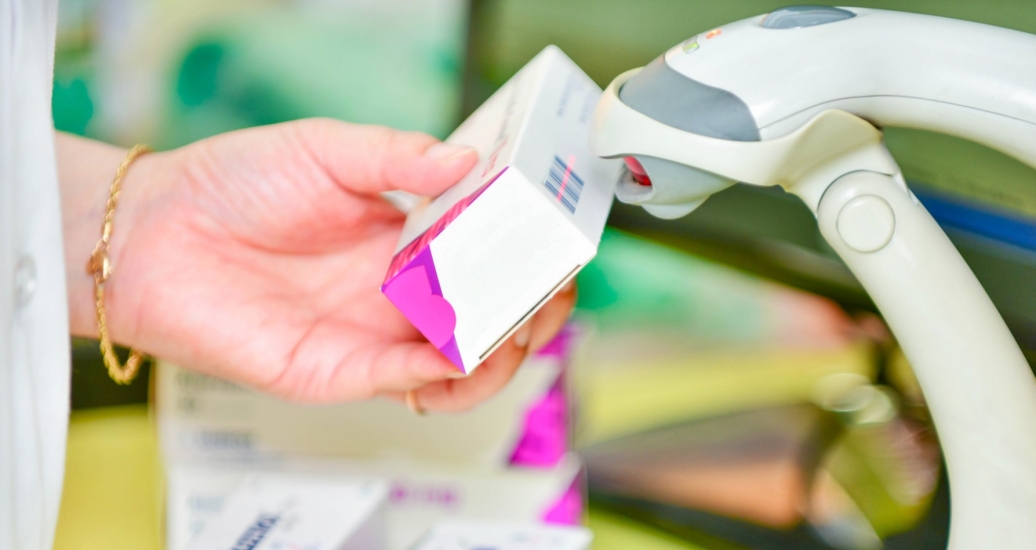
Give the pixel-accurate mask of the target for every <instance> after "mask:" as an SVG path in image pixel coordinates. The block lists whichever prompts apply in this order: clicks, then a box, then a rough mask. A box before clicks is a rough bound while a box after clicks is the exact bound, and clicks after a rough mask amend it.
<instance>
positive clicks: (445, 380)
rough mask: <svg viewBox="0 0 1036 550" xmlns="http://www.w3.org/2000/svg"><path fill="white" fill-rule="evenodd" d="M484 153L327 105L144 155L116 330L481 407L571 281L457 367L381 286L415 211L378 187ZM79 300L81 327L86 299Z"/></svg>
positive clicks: (157, 342)
mask: <svg viewBox="0 0 1036 550" xmlns="http://www.w3.org/2000/svg"><path fill="white" fill-rule="evenodd" d="M60 149H61V147H60V143H59V154H60ZM476 161H477V154H476V152H475V151H473V150H471V149H469V148H460V147H456V146H452V145H447V144H440V143H439V142H438V141H437V140H435V139H434V138H432V137H430V136H427V135H424V134H419V133H412V132H399V131H395V130H390V129H387V128H381V127H374V126H360V125H352V124H347V123H342V122H337V121H332V120H322V119H314V120H304V121H298V122H293V123H287V124H280V125H275V126H268V127H262V128H254V129H249V130H243V131H239V132H233V133H229V134H225V135H221V136H217V137H214V138H211V139H207V140H203V141H200V142H197V143H195V144H192V145H189V146H187V147H184V148H182V149H177V150H174V151H170V152H165V153H153V154H150V155H146V156H144V157H141V158H140V159H138V160H137V161H136V162H135V163H134V164H133V165H132V167H131V169H130V170H129V172H128V173H127V176H126V179H125V180H124V182H123V192H122V193H123V194H122V198H121V199H120V205H119V207H118V210H117V211H116V218H115V231H114V238H113V241H112V246H111V254H112V264H113V266H114V271H113V274H112V276H111V278H110V279H109V280H108V283H107V286H106V293H107V304H108V312H109V313H108V318H109V321H108V322H109V325H110V327H111V328H110V330H111V334H112V335H113V339H115V340H116V341H117V342H120V343H123V344H126V345H132V346H134V347H135V348H137V349H139V350H141V351H144V352H146V353H149V354H153V355H155V356H157V357H161V358H163V359H166V360H169V361H172V362H174V363H177V364H181V365H184V366H186V367H191V368H194V369H197V370H200V371H203V372H206V373H209V374H213V375H216V376H219V377H223V378H227V379H230V380H233V381H236V382H240V383H243V384H246V385H249V386H253V387H256V388H259V389H261V390H264V391H268V392H271V393H274V394H277V395H280V396H283V397H286V398H290V399H294V400H301V401H312V402H327V401H341V400H353V399H364V398H370V397H374V396H378V395H380V396H386V397H390V398H396V399H400V398H401V396H402V395H403V392H406V391H408V390H411V389H416V390H417V393H416V396H417V399H418V402H419V403H420V406H421V407H422V408H424V409H428V410H432V411H436V410H440V411H452V410H462V409H466V408H469V407H471V406H473V405H474V404H476V403H478V402H480V401H482V400H484V399H485V398H487V397H489V396H490V395H492V394H493V393H495V392H496V391H497V390H499V389H500V388H501V387H502V386H503V385H504V384H505V383H506V382H507V381H508V380H509V379H510V378H511V376H512V375H513V374H514V371H515V370H516V369H517V367H518V365H519V364H520V363H521V361H522V360H523V359H524V358H525V355H526V353H527V352H528V351H530V350H535V349H537V348H538V347H540V346H542V345H543V344H545V343H546V342H547V341H548V340H549V339H550V338H551V337H552V336H553V335H554V334H555V333H556V332H557V331H558V330H559V329H560V327H561V326H562V324H563V323H564V322H565V319H566V318H567V316H568V313H569V311H570V310H571V308H572V305H573V303H574V299H575V292H574V289H571V288H570V289H567V290H566V291H563V292H561V293H559V295H558V296H557V297H555V298H554V299H553V300H552V301H551V302H550V303H548V304H547V305H546V306H545V307H544V308H543V309H542V310H541V311H540V312H539V313H538V314H537V315H536V316H535V317H534V318H533V319H532V320H531V321H530V322H529V323H527V326H525V327H523V328H522V329H519V331H518V332H517V333H516V334H515V335H514V336H513V337H512V338H511V339H510V340H509V341H508V342H506V343H505V344H504V345H502V346H501V347H500V348H499V349H498V350H497V351H496V352H495V353H494V354H493V355H492V356H490V357H489V358H488V359H487V360H486V361H485V362H484V363H483V364H482V365H481V366H480V367H479V368H478V369H477V370H475V372H474V373H473V374H472V375H470V376H467V377H457V375H458V374H459V373H458V371H457V369H456V367H454V366H453V365H452V364H451V363H450V362H449V361H448V360H447V359H445V358H444V357H443V356H442V355H441V354H440V352H439V351H438V350H436V349H435V348H434V347H433V346H432V345H431V344H429V343H428V342H427V341H425V340H424V338H423V337H421V335H420V334H419V333H418V332H417V331H416V330H415V329H414V328H413V327H412V326H411V325H410V323H409V322H408V321H407V320H406V319H405V318H404V317H403V316H402V315H401V314H400V313H398V312H397V311H396V309H395V308H394V307H393V306H392V305H391V303H390V302H389V301H388V300H387V299H386V298H385V297H384V296H383V295H382V294H381V292H380V284H381V282H382V278H383V276H384V274H385V270H386V268H387V266H388V264H389V260H390V258H391V255H392V251H393V248H394V247H395V245H396V241H397V239H398V238H399V233H400V230H401V227H402V222H403V216H402V214H400V213H399V212H398V211H397V210H396V209H395V208H393V207H392V206H391V205H389V204H388V203H387V202H385V201H384V200H383V199H382V198H380V196H379V195H378V193H380V192H382V191H387V190H392V189H402V190H406V191H409V192H412V193H416V194H419V195H426V196H435V195H438V194H439V193H441V192H442V191H444V190H445V189H447V188H448V187H450V186H451V185H452V184H454V183H455V182H456V181H458V180H459V179H460V178H461V177H463V176H464V175H465V174H466V173H467V172H468V171H469V170H470V169H471V168H472V166H473V165H474V164H475V162H476ZM100 219H101V218H100V217H97V218H96V223H97V224H99V223H100ZM66 233H67V230H66ZM94 239H96V237H94ZM89 250H90V249H89V248H86V249H85V250H82V251H79V252H80V253H82V254H84V255H85V254H88V253H89ZM80 265H81V264H80ZM76 267H78V266H75V265H73V268H76ZM72 299H73V300H75V299H76V297H75V296H74V295H73V298H72ZM72 309H73V327H74V328H75V325H76V318H77V317H81V316H82V315H81V314H80V315H76V314H75V313H76V311H78V310H84V309H85V311H86V312H87V313H89V312H90V310H91V308H82V307H80V308H77V307H75V306H73V308H72ZM89 327H90V329H89V330H91V331H96V328H95V327H94V325H93V324H90V325H89ZM94 333H95V332H94Z"/></svg>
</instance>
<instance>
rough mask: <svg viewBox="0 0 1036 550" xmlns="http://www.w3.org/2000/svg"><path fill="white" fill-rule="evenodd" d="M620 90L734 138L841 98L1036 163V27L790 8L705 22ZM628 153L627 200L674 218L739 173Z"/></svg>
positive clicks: (787, 123)
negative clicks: (707, 25)
mask: <svg viewBox="0 0 1036 550" xmlns="http://www.w3.org/2000/svg"><path fill="white" fill-rule="evenodd" d="M616 91H617V95H618V99H619V100H620V101H621V102H622V103H623V104H624V105H625V106H628V107H630V108H632V109H634V110H636V111H638V112H640V113H642V114H644V115H647V116H648V117H650V118H651V119H653V120H654V121H656V122H658V123H661V124H663V125H666V126H669V127H671V128H675V129H678V130H681V131H684V132H688V133H692V134H696V135H699V136H704V137H710V138H717V139H720V140H729V141H736V142H753V141H767V140H774V139H778V138H781V137H784V136H787V135H789V134H791V133H793V132H795V131H796V130H798V129H800V128H801V127H803V125H805V124H807V123H809V122H810V121H811V120H813V119H814V118H815V117H817V115H818V114H820V113H822V112H824V111H826V110H832V109H837V110H841V111H845V112H848V113H851V114H853V115H856V116H858V117H861V118H862V119H865V120H866V121H868V122H870V123H871V124H873V125H875V126H877V127H881V126H886V125H887V126H902V127H910V128H921V129H926V130H933V131H937V132H942V133H946V134H950V135H955V136H959V137H963V138H965V139H970V140H972V141H976V142H979V143H982V144H984V145H987V146H989V147H992V148H994V149H998V150H1000V151H1002V152H1004V153H1006V154H1008V155H1011V156H1013V157H1015V158H1018V159H1019V160H1021V161H1023V162H1026V163H1027V164H1030V165H1033V166H1036V36H1033V35H1030V34H1026V33H1022V32H1018V31H1012V30H1007V29H1003V28H999V27H992V26H988V25H982V24H978V23H970V22H965V21H958V20H954V19H947V18H942V17H933V16H927V15H918V14H910V13H901V12H892V11H883V10H871V9H862V8H837V7H827V6H793V7H787V8H782V9H778V10H776V11H773V12H770V13H768V14H765V15H761V16H758V17H752V18H749V19H745V20H742V21H738V22H736V23H731V24H729V25H724V26H722V27H718V28H715V29H712V30H708V31H706V32H702V33H700V34H697V35H695V36H693V37H691V38H689V39H687V40H685V41H684V42H682V43H680V44H678V45H676V46H674V47H673V48H671V49H670V50H669V51H667V52H666V53H665V54H664V55H663V56H661V57H659V58H657V59H655V60H654V61H653V62H651V63H650V64H649V65H647V66H646V67H644V68H643V69H642V70H640V71H639V72H638V73H637V74H635V75H634V76H632V78H629V79H628V80H627V81H625V82H624V83H623V84H622V86H621V88H618V89H617V90H616ZM598 114H599V115H600V114H601V113H598ZM604 114H605V115H607V113H604ZM624 158H625V160H626V164H627V167H628V168H629V177H628V178H626V179H625V181H623V182H622V183H621V184H620V186H619V189H618V197H619V199H620V200H622V201H624V202H628V203H633V204H641V205H643V206H644V207H645V209H647V210H648V211H649V212H651V213H652V214H654V215H656V216H659V217H663V218H675V217H680V216H683V215H685V214H687V213H689V212H690V211H692V210H694V208H696V207H697V206H698V205H700V204H701V203H702V202H703V201H704V200H705V199H706V198H707V197H708V196H709V195H711V194H712V193H715V192H717V191H719V190H721V189H724V188H726V187H728V186H729V185H732V184H733V183H734V181H736V180H737V178H736V177H735V176H734V174H730V173H727V172H728V171H727V170H724V169H723V167H720V168H719V169H718V170H717V169H716V168H715V167H713V169H712V170H704V169H702V167H701V166H696V165H694V164H690V165H688V163H686V162H676V161H674V160H672V159H666V158H660V157H658V156H653V155H651V154H650V151H649V152H647V153H640V154H629V155H625V156H624ZM749 183H760V182H749Z"/></svg>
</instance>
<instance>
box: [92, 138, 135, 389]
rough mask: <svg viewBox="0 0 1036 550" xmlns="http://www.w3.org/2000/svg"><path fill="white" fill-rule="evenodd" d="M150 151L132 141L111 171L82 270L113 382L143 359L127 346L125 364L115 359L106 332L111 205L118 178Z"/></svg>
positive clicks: (128, 378)
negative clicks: (89, 278)
mask: <svg viewBox="0 0 1036 550" xmlns="http://www.w3.org/2000/svg"><path fill="white" fill-rule="evenodd" d="M150 152H151V148H150V147H148V146H147V145H143V144H138V145H134V146H133V148H132V149H130V150H129V152H128V153H126V157H125V158H124V159H122V164H120V165H119V169H118V170H116V171H115V177H114V178H113V179H112V185H111V188H110V189H109V190H108V204H107V205H106V208H105V212H104V223H103V224H102V225H101V240H99V241H97V246H95V247H94V251H93V253H92V254H90V261H88V262H87V263H86V272H87V273H88V274H90V275H93V277H94V303H95V305H96V306H97V334H98V338H99V339H100V341H101V355H102V356H103V358H104V366H105V367H108V376H110V377H111V379H112V380H114V381H115V383H116V384H129V383H130V382H132V381H133V379H134V378H136V377H137V372H138V371H139V370H140V364H141V363H143V362H144V358H145V356H144V354H143V353H140V352H139V351H134V350H132V349H131V350H130V355H129V359H127V360H126V364H125V365H122V364H120V363H119V357H118V356H117V355H115V348H114V346H112V341H111V338H110V337H109V336H108V317H107V314H106V312H105V309H104V283H105V282H107V281H108V277H110V276H111V274H112V264H111V259H110V258H109V257H108V246H109V243H110V242H111V238H112V226H113V225H114V221H115V207H116V206H117V205H118V204H119V190H120V188H121V187H122V178H123V177H125V176H126V172H127V171H128V170H129V167H130V165H131V164H133V161H135V160H137V159H138V158H140V157H141V156H143V155H146V154H148V153H150Z"/></svg>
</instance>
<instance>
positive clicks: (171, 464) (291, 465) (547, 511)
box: [165, 454, 585, 550]
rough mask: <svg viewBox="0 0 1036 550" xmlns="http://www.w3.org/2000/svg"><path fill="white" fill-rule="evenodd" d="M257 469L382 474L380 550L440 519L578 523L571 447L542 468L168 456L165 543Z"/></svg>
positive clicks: (265, 472) (179, 544) (219, 509)
mask: <svg viewBox="0 0 1036 550" xmlns="http://www.w3.org/2000/svg"><path fill="white" fill-rule="evenodd" d="M256 474H259V475H261V476H270V475H285V476H289V477H290V478H294V479H311V478H320V477H326V479H328V480H330V481H333V480H335V479H341V478H343V477H345V478H354V479H355V478H361V479H372V478H377V479H383V480H385V481H386V482H387V483H388V488H389V489H388V503H387V506H386V508H385V523H384V526H385V537H386V538H385V549H386V550H407V549H408V548H410V547H411V546H413V545H414V544H415V543H416V542H417V541H418V540H420V538H421V536H422V535H424V534H425V533H427V532H428V530H429V529H430V528H431V527H432V526H433V525H435V524H436V522H439V521H443V520H463V521H476V522H509V523H522V524H531V523H550V524H557V525H578V524H580V523H581V522H582V520H583V514H584V498H585V497H584V495H585V486H584V483H585V480H584V476H583V467H582V462H581V461H580V460H579V457H578V456H576V455H574V454H568V455H566V456H565V457H564V458H563V459H562V460H561V461H560V462H558V464H557V465H555V466H553V467H551V468H548V469H540V468H505V469H499V468H472V467H470V466H457V465H450V464H442V463H434V462H426V461H410V460H387V459H381V460H377V461H371V460H342V459H335V460H316V459H301V458H290V459H283V460H202V461H188V460H179V459H178V460H173V461H170V460H168V459H167V460H166V529H165V531H166V544H167V548H169V549H170V550H182V549H183V547H184V544H185V543H186V542H187V541H190V540H193V539H194V537H195V536H197V534H198V533H200V532H204V531H206V530H207V529H208V528H209V527H210V524H211V523H212V522H213V521H223V520H219V519H218V518H220V517H221V515H222V514H223V513H224V511H225V510H227V509H228V508H229V507H230V506H232V505H233V502H234V498H236V497H235V496H234V495H235V491H239V490H240V489H239V488H240V487H241V484H242V482H244V481H246V480H248V479H250V478H251V477H252V476H254V475H256ZM231 547H232V545H228V546H227V547H226V548H231ZM198 550H202V549H201V548H199V549H198ZM206 550H207V549H206Z"/></svg>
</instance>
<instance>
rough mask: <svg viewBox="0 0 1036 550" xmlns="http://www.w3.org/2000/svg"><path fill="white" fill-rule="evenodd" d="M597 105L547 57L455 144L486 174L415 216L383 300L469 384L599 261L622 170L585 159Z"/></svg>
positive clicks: (594, 90) (514, 81) (470, 122)
mask: <svg viewBox="0 0 1036 550" xmlns="http://www.w3.org/2000/svg"><path fill="white" fill-rule="evenodd" d="M600 95H601V90H600V88H599V87H598V86H597V85H596V84H595V83H594V82H593V81H592V80H591V79H590V77H588V76H587V75H586V74H585V73H583V71H582V70H580V69H579V67H577V66H576V65H575V63H573V62H572V61H571V60H570V59H569V58H568V57H566V56H565V54H564V53H562V52H561V50H559V49H558V48H557V47H554V46H548V47H547V48H546V49H544V50H543V51H542V52H541V53H540V54H538V55H537V56H536V57H535V58H534V59H533V60H532V61H530V62H529V64H528V65H526V66H525V67H524V68H522V70H521V71H519V72H518V74H516V75H515V76H514V77H512V78H511V80H509V81H508V82H507V83H506V84H505V85H504V86H503V87H502V88H500V90H498V91H497V92H496V93H495V94H493V96H492V97H491V98H490V99H489V100H488V101H486V103H484V104H483V105H482V106H481V107H479V109H478V110H476V111H475V113H474V114H472V115H471V116H470V117H469V118H468V119H467V120H466V121H465V122H464V123H463V124H461V126H460V127H459V128H457V130H456V131H455V132H454V133H453V134H452V135H451V136H450V137H449V138H447V140H446V141H448V142H451V143H461V144H465V145H469V146H472V147H474V148H475V149H477V150H478V152H479V155H480V159H481V160H480V161H479V164H478V165H477V166H476V167H475V168H474V169H473V170H472V171H471V173H469V174H468V175H467V176H466V177H465V178H464V179H462V180H461V181H460V182H459V183H457V185H455V186H454V187H452V188H450V189H449V190H447V191H446V192H445V193H443V194H442V195H440V196H439V197H437V198H435V199H430V200H427V201H424V202H422V203H421V204H419V205H417V206H416V207H415V208H414V209H412V210H411V211H410V212H409V214H408V216H407V221H406V225H405V226H404V228H403V234H402V236H401V237H400V241H399V246H398V248H397V251H396V254H395V256H394V258H393V259H392V263H391V265H390V267H389V270H388V274H387V275H386V277H385V282H384V284H383V285H382V292H383V293H384V294H385V296H386V297H388V299H389V300H390V301H391V302H392V303H393V304H395V306H396V307H397V308H399V310H400V311H401V312H402V313H403V314H404V315H405V316H406V317H407V318H408V319H409V320H410V322H411V323H413V324H414V326H415V327H417V329H418V330H420V331H421V333H422V334H424V336H425V337H426V338H428V340H429V341H430V342H431V343H432V344H434V345H435V346H436V347H437V348H439V350H440V351H442V352H443V354H444V355H445V356H446V357H447V358H449V359H450V360H451V361H452V362H453V363H454V364H456V365H457V367H458V368H459V369H460V370H462V371H464V372H466V373H468V372H471V371H472V370H473V369H474V368H475V367H476V366H478V364H479V363H481V362H482V361H483V360H484V359H485V358H486V357H487V356H489V354H490V353H492V352H493V350H495V349H496V347H497V346H499V345H500V344H501V343H502V342H504V341H505V340H506V339H507V337H508V336H510V334H511V333H512V332H513V331H514V330H516V329H517V328H518V327H519V326H520V325H521V324H522V322H523V321H525V320H526V319H527V318H529V317H530V316H531V315H532V314H533V313H535V312H536V310H537V309H539V307H540V306H541V305H543V304H544V303H545V302H546V301H547V300H548V299H549V298H550V297H551V296H553V295H554V293H555V292H557V291H558V290H559V289H560V288H561V287H563V286H564V285H565V283H567V282H568V281H569V280H570V279H572V278H573V277H574V276H575V275H576V273H578V272H579V270H580V268H582V267H583V266H584V265H586V264H587V262H589V261H590V260H591V258H593V257H594V255H595V254H596V253H597V246H598V243H599V242H600V238H601V233H602V232H603V230H604V224H605V221H606V218H607V217H608V212H609V210H610V209H611V204H612V199H613V194H614V188H615V184H616V181H617V180H618V177H619V171H620V162H619V161H617V160H606V159H600V158H598V157H596V156H594V155H593V154H591V153H590V151H589V149H588V145H587V143H588V124H589V121H590V117H591V114H592V112H593V109H594V106H595V105H596V103H597V100H598V98H599V97H600Z"/></svg>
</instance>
